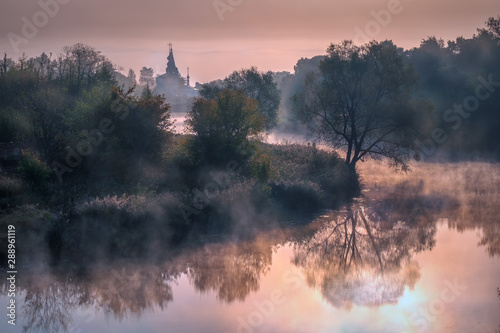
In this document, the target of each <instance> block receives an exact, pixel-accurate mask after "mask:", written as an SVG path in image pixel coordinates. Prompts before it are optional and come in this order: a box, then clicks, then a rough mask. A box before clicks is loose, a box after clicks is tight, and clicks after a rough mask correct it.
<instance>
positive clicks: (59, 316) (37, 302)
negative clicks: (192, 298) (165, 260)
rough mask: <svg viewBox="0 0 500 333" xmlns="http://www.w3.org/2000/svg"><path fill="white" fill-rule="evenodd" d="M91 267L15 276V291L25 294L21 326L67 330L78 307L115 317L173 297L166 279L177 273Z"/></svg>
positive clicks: (158, 305) (150, 268)
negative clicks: (82, 272) (81, 273)
mask: <svg viewBox="0 0 500 333" xmlns="http://www.w3.org/2000/svg"><path fill="white" fill-rule="evenodd" d="M94 271H95V274H89V276H86V277H85V278H81V277H76V276H74V275H73V276H72V277H68V276H67V275H66V274H63V275H55V274H54V275H51V274H27V275H26V278H24V279H23V280H19V281H18V282H19V285H18V290H19V291H20V292H21V294H24V295H25V297H24V304H23V306H22V316H20V317H21V318H23V321H24V322H25V325H24V326H23V331H24V332H38V331H39V332H67V331H69V330H70V328H71V327H72V326H71V325H73V324H74V322H73V317H74V314H75V313H76V312H77V311H78V310H80V311H81V309H88V311H87V312H85V313H87V314H88V315H90V316H92V315H94V314H95V312H96V311H103V312H104V313H106V314H108V315H112V316H113V317H114V318H115V319H118V320H119V321H121V320H123V319H124V318H127V317H128V315H129V314H131V315H134V316H137V317H140V316H141V315H142V314H143V313H144V312H145V311H146V310H153V309H157V308H160V309H164V308H165V307H166V305H167V304H168V303H169V302H171V301H172V300H173V293H172V287H171V282H172V281H173V280H174V279H175V278H176V277H178V275H179V273H178V272H171V271H168V270H167V271H165V270H162V269H161V268H160V267H155V266H148V267H140V268H138V267H137V266H135V267H134V266H125V267H122V268H120V269H112V268H103V267H100V268H99V269H95V270H94Z"/></svg>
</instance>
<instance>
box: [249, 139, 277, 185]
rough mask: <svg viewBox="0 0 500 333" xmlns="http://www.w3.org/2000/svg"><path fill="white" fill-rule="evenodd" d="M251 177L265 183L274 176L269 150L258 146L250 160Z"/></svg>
mask: <svg viewBox="0 0 500 333" xmlns="http://www.w3.org/2000/svg"><path fill="white" fill-rule="evenodd" d="M250 168H251V170H252V178H254V179H255V180H257V181H258V182H260V183H265V182H267V181H268V180H271V179H273V178H275V177H276V172H275V170H274V168H273V166H272V156H271V154H270V152H269V150H267V149H265V148H263V147H259V148H257V150H256V152H255V153H254V155H253V156H252V158H251V160H250Z"/></svg>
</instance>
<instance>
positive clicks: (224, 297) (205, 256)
mask: <svg viewBox="0 0 500 333" xmlns="http://www.w3.org/2000/svg"><path fill="white" fill-rule="evenodd" d="M271 245H272V244H271V243H268V242H265V241H258V240H256V241H254V242H251V243H245V244H232V245H212V246H207V247H205V248H204V249H203V250H202V251H200V252H197V253H195V254H194V255H192V256H191V257H190V258H189V263H190V264H189V269H188V276H189V280H190V282H191V283H192V284H193V285H194V286H195V288H196V289H197V290H198V291H200V292H208V291H210V290H211V291H214V292H215V293H216V294H217V298H218V299H219V300H221V301H224V302H227V303H231V302H233V301H236V300H238V301H244V300H245V298H246V297H247V296H248V294H250V293H251V292H255V291H257V290H258V289H259V281H260V278H261V277H262V275H265V274H266V273H267V272H268V271H269V269H270V267H271V263H272V253H273V251H272V247H271Z"/></svg>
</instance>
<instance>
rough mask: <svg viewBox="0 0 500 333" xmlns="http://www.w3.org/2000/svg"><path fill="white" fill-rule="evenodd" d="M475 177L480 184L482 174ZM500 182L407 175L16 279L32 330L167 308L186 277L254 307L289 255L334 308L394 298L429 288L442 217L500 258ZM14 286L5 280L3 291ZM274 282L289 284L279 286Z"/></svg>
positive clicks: (226, 300)
mask: <svg viewBox="0 0 500 333" xmlns="http://www.w3.org/2000/svg"><path fill="white" fill-rule="evenodd" d="M466 179H467V178H466ZM466 181H467V182H470V183H471V184H473V183H475V184H476V185H477V183H478V180H477V179H475V178H474V177H472V178H471V179H470V180H466ZM498 184H500V183H494V187H495V189H494V191H493V192H492V191H489V192H488V191H486V192H484V191H483V192H482V191H474V190H473V189H471V188H468V189H467V191H466V192H465V194H464V192H459V191H457V193H456V195H453V196H451V195H446V194H444V193H439V191H437V190H435V191H434V190H429V188H428V185H427V184H426V183H424V182H422V181H417V182H408V181H404V182H401V183H398V184H396V185H395V186H394V187H393V188H392V189H391V191H390V192H384V191H377V189H375V188H372V189H370V192H367V193H365V198H364V199H360V200H358V201H357V202H355V203H353V204H352V205H350V206H348V207H346V208H345V209H344V210H342V211H337V212H330V213H328V214H326V215H323V216H321V217H319V218H318V219H316V220H315V221H313V222H312V223H310V224H308V225H307V226H296V227H294V228H284V229H282V230H278V231H276V232H275V233H272V234H271V233H267V232H266V235H259V236H257V237H256V238H254V239H252V240H249V241H245V242H241V241H239V242H231V241H229V240H225V241H220V242H213V243H211V244H203V245H200V244H191V245H189V248H183V249H177V250H176V251H175V252H172V253H166V254H163V255H158V256H157V257H161V258H167V259H162V261H160V262H154V263H148V262H147V261H146V260H145V259H143V260H142V261H141V262H137V261H135V262H132V260H129V261H127V262H125V263H124V262H111V263H109V262H108V263H106V264H104V263H102V262H99V261H97V262H93V263H88V262H87V263H85V267H74V266H72V265H71V264H69V263H67V265H65V264H62V265H61V266H59V267H55V268H49V266H45V269H46V271H44V272H40V271H36V270H35V271H33V272H29V271H28V269H25V270H24V271H23V274H22V279H19V280H18V281H17V283H18V285H17V288H18V291H19V292H20V293H19V294H18V299H19V303H22V306H21V308H20V311H19V321H20V322H23V323H24V326H23V331H24V332H35V331H40V332H62V331H72V327H73V326H72V325H74V320H75V313H78V312H79V311H80V312H81V311H88V312H85V313H87V314H88V315H89V316H95V315H96V314H104V315H105V317H106V318H108V319H109V318H111V319H112V321H113V322H122V321H127V320H130V318H139V317H144V316H146V315H147V314H148V313H162V312H163V311H165V310H166V311H167V312H168V311H171V308H170V307H171V306H172V304H175V303H176V301H177V302H179V300H180V299H182V297H183V296H184V295H185V294H182V293H180V291H179V290H178V288H177V284H178V283H179V281H186V282H187V283H189V288H190V290H195V291H196V292H197V293H200V294H205V295H207V296H208V297H209V298H212V299H217V300H218V301H219V303H220V304H224V305H228V306H229V305H230V306H232V307H237V306H238V304H243V303H245V302H247V303H249V304H248V306H247V308H249V310H248V313H250V314H251V313H253V311H255V307H254V305H253V304H254V303H253V299H252V296H253V295H256V294H258V293H259V291H260V289H261V288H262V286H261V284H262V281H263V280H265V278H266V276H267V275H268V273H269V272H270V271H271V270H272V269H273V267H275V266H276V265H278V266H282V267H284V266H287V265H288V266H289V265H290V262H289V261H287V260H290V259H291V264H293V265H294V266H295V268H294V269H296V268H298V269H299V270H300V272H302V273H303V275H304V277H305V281H306V284H307V286H308V287H306V288H304V289H307V291H302V290H301V292H309V293H314V292H315V291H319V293H320V294H321V297H322V299H323V300H325V301H326V304H328V306H329V307H330V308H331V307H333V308H335V309H343V310H346V309H347V310H349V309H352V308H354V307H355V306H360V307H367V308H378V307H381V306H383V305H395V304H396V303H397V302H398V301H399V300H401V299H402V298H404V295H405V293H406V291H407V290H412V289H413V288H414V287H415V288H416V289H417V290H418V289H419V288H420V289H422V286H421V285H417V284H418V283H419V281H422V280H425V276H426V275H425V274H424V272H429V271H433V270H437V269H438V268H436V267H434V266H433V267H432V268H431V269H430V270H427V271H426V270H425V269H424V268H423V267H424V266H423V265H425V263H427V265H429V263H430V262H431V261H427V262H425V260H422V259H421V258H422V254H419V253H421V252H427V251H430V250H432V249H434V248H435V247H436V246H437V244H436V239H437V238H439V237H437V236H436V234H437V230H438V229H437V227H436V221H438V220H442V221H447V224H448V226H449V227H451V228H452V229H456V230H458V231H460V232H465V231H467V230H468V229H475V230H477V232H478V234H479V241H478V243H477V245H478V246H479V247H484V248H485V249H486V250H487V253H488V254H489V255H490V256H491V257H495V256H496V257H497V258H498V255H499V254H500V224H499V223H498V212H499V208H498V207H497V202H498V200H494V199H495V198H498V196H499V194H498V193H499V192H500V191H499V188H498ZM470 186H472V185H470ZM492 195H493V197H492ZM455 234H456V233H455ZM473 244H474V243H473ZM447 246H449V245H447ZM279 248H285V249H286V250H287V251H288V252H287V253H289V254H290V256H289V257H287V258H286V260H285V261H286V262H279V263H276V262H273V258H275V257H274V254H275V252H276V251H277V249H279ZM287 255H288V254H287ZM432 255H435V253H434V252H433V254H432ZM447 255H448V257H447V258H449V254H447ZM424 257H425V256H424ZM485 257H486V256H485ZM417 258H420V259H419V260H417ZM471 258H472V257H471ZM427 260H429V259H427ZM439 260H442V259H436V262H432V264H433V265H436V264H439ZM419 261H420V263H419ZM421 266H422V267H421ZM450 274H451V275H450V276H449V277H448V276H447V278H449V279H453V278H454V274H456V273H455V272H451V273H450ZM471 274H472V273H471ZM472 275H474V274H472ZM438 282H440V281H438ZM274 283H279V282H274ZM468 283H469V285H471V286H472V285H473V283H472V282H468ZM497 286H498V284H495V286H494V287H493V289H492V290H494V291H496V287H497ZM438 287H439V286H438ZM6 288H7V286H6V283H5V281H4V282H2V289H3V290H2V293H3V295H6ZM271 288H275V289H276V288H277V289H280V285H278V284H273V286H272V287H271ZM471 288H472V287H471ZM281 289H283V288H281ZM184 292H185V291H184ZM420 293H421V295H423V294H422V293H423V292H422V291H420ZM490 293H491V291H490ZM494 296H496V295H494ZM266 297H267V298H268V297H269V295H267V294H266V295H264V296H263V297H262V298H260V300H259V302H260V303H259V304H261V303H262V302H264V301H265V300H266ZM287 297H289V299H292V297H293V296H290V295H289V296H287ZM421 297H423V296H421ZM433 297H435V296H430V297H429V300H428V302H432V299H433ZM248 300H251V301H250V302H248ZM495 301H496V302H498V300H497V299H496V300H495ZM297 302H300V300H297ZM424 304H427V303H424ZM429 304H430V303H429ZM198 310H200V309H198ZM201 310H203V309H201ZM193 311H194V310H193ZM304 311H305V310H304ZM305 312H307V311H305ZM352 312H353V311H351V312H350V313H352ZM247 317H248V316H247ZM245 318H246V317H245Z"/></svg>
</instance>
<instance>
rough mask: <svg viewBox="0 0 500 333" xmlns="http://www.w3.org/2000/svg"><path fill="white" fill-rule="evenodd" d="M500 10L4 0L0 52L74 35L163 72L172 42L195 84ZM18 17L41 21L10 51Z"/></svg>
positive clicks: (239, 1) (479, 21)
mask: <svg viewBox="0 0 500 333" xmlns="http://www.w3.org/2000/svg"><path fill="white" fill-rule="evenodd" d="M41 4H50V5H48V6H46V8H48V12H49V14H52V16H49V15H44V14H43V13H42V14H40V12H41V11H42V6H41ZM55 4H57V6H56V5H55ZM216 4H217V5H218V6H219V7H218V8H219V9H218V10H217V9H216V8H215V5H216ZM57 7H59V8H57ZM389 10H390V11H389ZM381 11H383V12H381ZM391 11H392V12H391ZM373 13H379V14H380V18H379V20H380V21H381V22H380V23H378V22H377V21H376V19H375V15H374V14H373ZM387 14H388V15H387ZM499 14H500V1H498V0H475V1H472V0H465V1H455V0H440V1H435V0H418V1H417V0H363V1H360V0H353V1H347V0H337V1H332V0H309V1H305V0H215V1H214V0H168V1H152V0H143V1H133V0H101V1H97V0H85V1H84V0H37V1H34V0H33V1H30V0H2V2H1V4H0V51H1V52H2V53H3V52H7V54H8V55H9V56H10V57H14V58H18V57H19V56H21V54H22V53H23V52H26V54H27V55H28V56H34V55H38V54H40V53H41V52H42V51H46V52H53V53H57V52H58V51H59V50H60V49H61V48H62V47H63V46H65V45H71V44H74V43H76V42H82V43H86V44H89V45H91V46H94V47H95V48H97V49H98V50H100V51H102V53H103V54H104V55H106V56H107V57H108V58H110V59H111V61H113V63H115V64H117V65H119V66H122V67H123V68H124V71H128V68H132V69H134V70H135V71H136V72H138V71H139V69H140V68H141V67H142V66H147V67H152V68H153V69H154V70H155V72H156V73H163V72H164V70H165V66H166V56H167V51H168V47H167V44H168V43H169V42H171V43H173V45H174V54H175V59H176V63H177V65H178V67H179V70H180V72H181V74H182V75H184V76H185V75H186V68H187V67H190V72H191V82H193V83H194V82H196V81H200V82H207V81H210V80H213V79H217V78H223V77H225V76H226V75H227V74H229V73H230V72H232V71H233V70H235V69H240V68H247V67H250V66H257V67H258V68H259V69H261V70H273V71H281V70H286V71H293V66H294V65H295V63H296V62H297V60H298V59H300V58H301V57H312V56H315V55H318V54H324V52H325V50H326V48H327V46H328V45H329V44H330V43H332V42H333V43H335V42H339V41H341V40H343V39H356V29H359V30H360V31H365V32H366V31H368V37H370V38H372V39H376V40H384V39H392V40H393V41H394V42H395V43H396V44H397V45H399V46H402V47H404V48H411V47H413V46H418V45H419V43H420V41H421V40H422V39H424V38H426V37H428V36H433V35H435V36H437V37H441V38H443V39H444V40H445V41H446V40H449V39H452V40H454V39H455V38H456V37H458V36H464V37H471V36H472V34H474V33H475V32H476V28H478V27H483V26H484V22H485V21H486V19H487V18H488V17H490V16H495V17H496V16H497V15H499ZM23 18H24V19H25V21H26V20H28V21H29V22H30V23H37V22H35V21H34V20H35V19H38V20H39V21H38V25H39V27H37V29H38V31H37V32H36V33H34V34H33V36H29V38H26V39H25V40H24V41H26V43H24V42H23V43H19V44H17V50H16V47H13V44H12V43H11V42H10V40H9V36H10V37H11V39H12V36H13V35H12V33H13V34H16V35H17V36H19V37H22V38H24V37H26V36H25V35H23V32H22V29H23V26H24V25H25V21H23ZM367 28H368V29H371V30H367ZM9 33H10V35H9ZM14 46H16V45H14ZM16 51H18V52H16Z"/></svg>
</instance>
